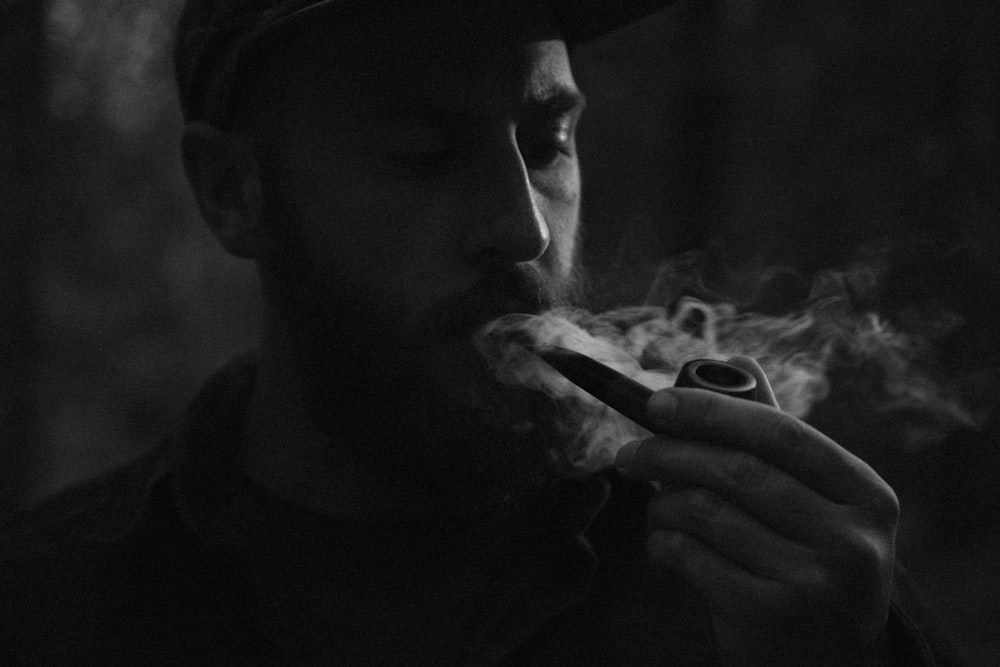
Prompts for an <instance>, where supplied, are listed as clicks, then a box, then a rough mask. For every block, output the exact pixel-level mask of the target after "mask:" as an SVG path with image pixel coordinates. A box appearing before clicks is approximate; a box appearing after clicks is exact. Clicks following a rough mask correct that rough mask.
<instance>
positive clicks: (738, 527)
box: [647, 488, 812, 581]
mask: <svg viewBox="0 0 1000 667" xmlns="http://www.w3.org/2000/svg"><path fill="white" fill-rule="evenodd" d="M647 521H648V525H649V527H650V528H651V529H653V530H673V531H680V532H683V533H686V534H688V535H691V536H693V537H696V538H698V540H700V541H701V542H703V543H704V544H705V545H706V546H707V547H709V548H710V549H712V550H714V551H716V552H718V553H719V554H721V555H722V556H724V557H725V558H726V559H728V560H730V561H732V562H734V563H736V564H738V565H740V566H741V567H743V568H744V569H746V570H749V571H751V572H753V573H754V574H757V575H759V576H762V577H766V578H768V579H774V580H777V581H781V580H784V579H785V577H786V575H787V574H788V573H789V572H794V571H795V570H796V569H798V567H799V566H800V564H801V563H806V562H808V561H809V559H810V558H811V553H812V552H811V550H810V549H808V548H806V547H804V546H802V545H800V544H797V543H795V542H793V541H791V540H789V539H788V538H787V537H785V536H784V535H781V534H779V533H777V532H775V531H773V530H772V529H771V528H770V527H769V526H766V525H764V524H762V523H761V522H760V521H758V520H756V519H755V518H754V517H752V516H750V515H748V514H747V513H745V512H742V511H740V510H739V509H738V508H737V507H735V506H734V505H732V504H731V503H729V502H728V501H726V500H725V499H724V498H722V497H720V496H718V495H717V494H715V493H713V492H711V491H708V490H706V489H700V488H688V489H680V490H674V491H669V492H662V493H660V494H657V495H656V496H655V497H654V498H653V499H652V501H650V503H649V506H648V509H647Z"/></svg>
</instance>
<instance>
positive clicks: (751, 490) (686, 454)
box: [625, 438, 844, 546]
mask: <svg viewBox="0 0 1000 667" xmlns="http://www.w3.org/2000/svg"><path fill="white" fill-rule="evenodd" d="M627 447H632V445H628V446H627ZM626 455H627V453H626ZM625 473H626V474H627V475H628V476H630V477H637V478H641V479H650V480H657V481H660V482H663V483H665V484H667V485H669V486H672V487H681V488H691V487H697V488H700V489H704V490H706V491H708V492H711V493H713V494H715V495H717V496H719V497H721V498H724V499H726V500H727V501H728V502H729V503H732V504H733V505H735V506H736V507H738V508H739V509H740V511H742V512H744V513H747V514H749V515H750V516H752V517H753V518H755V519H757V520H758V521H759V522H761V523H763V524H764V525H766V526H768V527H769V528H770V529H771V530H773V531H774V532H776V533H778V534H780V535H783V536H785V537H787V538H789V539H791V540H793V541H795V542H800V543H804V544H812V545H817V546H818V545H822V544H824V543H825V542H826V541H827V540H828V539H829V537H830V536H831V535H834V534H836V533H837V532H838V522H839V521H840V519H841V518H842V516H841V515H842V512H843V511H844V510H843V509H842V508H840V507H839V506H838V505H836V504H834V503H832V502H831V501H830V500H829V499H828V498H826V497H824V496H822V495H820V494H819V493H817V492H816V491H814V490H812V489H811V488H809V487H807V486H806V485H804V484H803V483H802V482H800V481H799V480H797V479H795V478H794V477H792V476H791V475H789V474H788V473H786V472H784V471H783V470H781V469H779V468H776V467H774V466H772V465H770V464H769V463H767V462H766V461H764V460H763V459H760V458H759V457H757V456H754V455H753V454H750V453H748V452H746V451H742V450H739V449H733V448H731V447H723V446H720V445H714V444H711V443H704V442H690V441H684V440H664V439H663V438H650V439H648V440H645V441H643V442H641V443H637V445H636V446H635V447H634V453H633V454H632V459H631V461H630V462H629V464H628V467H627V469H626V470H625Z"/></svg>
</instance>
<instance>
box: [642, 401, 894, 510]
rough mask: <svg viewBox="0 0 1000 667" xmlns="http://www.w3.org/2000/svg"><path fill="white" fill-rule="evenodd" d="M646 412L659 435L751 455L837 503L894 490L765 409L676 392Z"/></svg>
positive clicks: (807, 429)
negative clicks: (718, 445) (711, 444)
mask: <svg viewBox="0 0 1000 667" xmlns="http://www.w3.org/2000/svg"><path fill="white" fill-rule="evenodd" d="M646 412H647V416H648V418H649V420H650V422H651V423H653V424H654V425H656V427H657V430H658V432H659V433H662V434H664V435H667V436H670V437H672V438H678V439H684V440H698V441H707V442H713V443H718V444H723V445H729V446H731V447H734V448H738V449H741V450H744V451H747V452H749V453H751V454H753V455H755V456H757V457H759V458H761V459H764V460H765V461H768V462H770V463H772V464H773V465H775V466H777V467H779V468H782V469H783V470H785V471H787V472H788V473H789V474H791V475H793V476H794V477H796V478H797V479H799V480H801V481H802V482H803V483H804V484H806V485H807V486H809V487H811V488H813V489H816V490H817V491H818V492H819V493H821V494H823V495H824V496H826V497H827V498H830V499H832V500H835V501H836V502H843V503H851V504H863V503H865V502H868V501H870V500H872V498H873V497H875V496H884V495H885V494H886V490H887V489H888V485H886V483H885V482H884V481H882V479H881V478H880V477H879V476H878V475H877V474H876V473H875V471H874V470H872V469H871V468H870V467H869V466H868V465H867V464H866V463H864V462H863V461H862V460H861V459H859V458H858V457H856V456H854V455H853V454H851V453H850V452H848V451H847V450H846V449H844V448H843V447H841V446H840V445H838V444H837V443H836V442H834V441H833V440H831V439H830V438H828V437H826V436H825V435H823V434H822V433H820V432H819V431H817V430H816V429H814V428H813V427H811V426H809V425H808V424H806V423H805V422H803V421H801V420H799V419H796V418H795V417H792V416H791V415H788V414H786V413H784V412H781V411H780V410H775V409H774V408H773V407H770V406H767V405H763V404H761V403H756V402H753V401H747V400H743V399H739V398H733V397H731V396H723V395H722V394H717V393H715V392H711V391H704V390H699V389H678V388H674V387H671V388H667V389H661V390H660V391H657V392H655V393H654V394H653V395H652V397H651V398H650V399H649V402H648V403H647V404H646ZM890 493H891V491H890Z"/></svg>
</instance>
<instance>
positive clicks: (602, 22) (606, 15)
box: [547, 0, 675, 44]
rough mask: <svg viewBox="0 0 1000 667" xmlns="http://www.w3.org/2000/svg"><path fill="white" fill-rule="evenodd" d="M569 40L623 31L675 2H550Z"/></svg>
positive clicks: (671, 0) (585, 39) (580, 41)
mask: <svg viewBox="0 0 1000 667" xmlns="http://www.w3.org/2000/svg"><path fill="white" fill-rule="evenodd" d="M547 2H548V3H549V4H550V5H551V6H552V8H553V10H554V11H555V13H556V18H557V19H558V21H559V24H560V25H561V26H562V29H563V31H564V35H565V38H566V41H567V42H568V43H570V44H581V43H583V42H588V41H590V40H592V39H596V38H598V37H603V36H604V35H607V34H609V33H612V32H614V31H615V30H618V29H619V28H623V27H625V26H626V25H628V24H630V23H634V22H636V21H638V20H639V19H642V18H644V17H646V16H648V15H650V14H653V13H655V12H657V11H659V10H661V9H665V8H666V7H668V6H670V5H672V4H674V2H675V0H620V1H618V2H615V1H614V0H611V1H608V0H547Z"/></svg>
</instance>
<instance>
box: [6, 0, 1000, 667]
mask: <svg viewBox="0 0 1000 667" xmlns="http://www.w3.org/2000/svg"><path fill="white" fill-rule="evenodd" d="M179 4H180V3H179V2H176V1H168V0H51V1H50V2H47V3H43V2H31V1H18V0H0V252H2V254H0V288H2V289H0V364H2V366H0V368H2V375H0V470H2V471H3V472H2V474H0V500H2V504H3V507H6V508H12V507H15V506H17V505H23V504H30V503H32V502H37V499H39V498H41V497H44V496H45V495H46V494H49V493H51V492H53V491H55V490H57V489H59V488H63V487H65V486H66V485H69V484H72V483H73V482H75V481H79V480H81V479H85V478H87V477H90V476H93V475H95V474H98V473H99V472H100V471H102V470H104V469H106V468H107V467H109V466H112V465H114V464H116V463H119V462H122V461H125V460H128V459H130V458H132V457H134V456H136V455H137V454H138V453H140V452H141V451H143V450H144V449H146V448H148V447H150V446H151V445H152V444H154V443H155V442H157V441H158V440H159V439H160V438H162V437H163V436H164V434H166V433H168V432H169V431H170V430H171V429H172V428H173V427H175V426H176V424H177V423H178V421H179V419H180V418H181V416H182V412H183V409H184V405H185V403H186V402H187V400H188V399H189V398H190V396H191V394H192V393H193V392H194V391H195V390H196V389H197V386H198V385H199V383H200V382H201V381H202V380H203V379H204V377H205V376H206V375H207V374H208V373H209V372H210V370H211V369H212V368H214V367H215V366H217V365H218V364H220V363H221V362H222V361H224V360H225V359H226V358H227V357H229V356H230V355H232V354H233V353H234V352H236V351H239V350H242V349H245V348H247V347H250V346H252V345H253V344H254V339H255V333H254V332H255V328H256V325H257V319H258V303H257V297H256V294H255V277H254V274H253V270H252V267H251V266H249V265H247V264H245V263H241V262H238V261H236V260H233V259H231V258H229V257H227V256H225V255H224V254H223V253H222V252H221V250H219V249H218V248H216V246H215V245H214V243H213V241H212V239H211V238H210V236H209V235H208V233H207V231H206V230H205V229H204V228H203V226H202V225H201V223H200V221H199V219H198V215H197V212H196V211H195V209H194V205H193V202H192V198H191V196H190V194H189V192H188V190H187V187H186V184H185V183H184V181H183V176H182V174H181V170H180V165H179V159H178V154H177V137H178V132H179V129H180V119H179V113H178V111H177V108H176V100H175V95H174V90H173V83H172V79H171V78H170V77H171V71H170V65H169V46H170V33H171V29H172V26H173V23H174V21H175V20H176V17H177V14H178V11H179ZM998 38H1000V10H998V5H997V3H995V2H993V1H992V0H970V1H968V2H964V3H953V2H943V1H932V0H913V1H910V2H904V1H902V0H889V1H884V2H878V3H872V2H870V1H868V2H862V1H860V0H857V1H853V2H821V1H820V0H803V1H801V2H767V3H764V2H757V1H755V0H710V1H704V2H695V1H693V0H692V1H685V2H680V3H679V4H677V5H676V6H674V7H673V8H671V9H669V10H667V11H665V12H662V13H660V14H659V15H656V16H654V17H652V18H650V19H649V20H647V21H644V22H642V23H640V24H637V25H635V26H632V27H630V28H628V29H626V30H624V31H621V32H620V33H618V34H616V35H613V36H611V37H608V38H605V39H603V40H600V41H598V42H596V43H593V44H590V45H587V46H586V47H583V48H581V49H579V50H578V51H577V53H576V54H575V56H574V57H575V66H576V73H577V79H578V81H579V83H580V85H581V87H582V88H583V89H584V90H585V91H586V92H587V94H588V97H589V99H590V106H589V109H588V112H587V114H586V118H585V122H584V124H583V126H582V128H581V137H580V151H581V154H582V159H583V164H584V172H585V184H586V188H585V192H586V205H585V214H586V219H587V245H586V252H587V258H588V260H589V264H590V265H591V267H592V270H593V273H594V276H595V283H596V284H597V286H598V289H597V290H596V292H597V293H596V294H595V299H594V305H595V307H606V306H612V305H622V304H626V303H636V302H638V301H639V300H641V299H642V298H643V296H644V294H645V293H646V290H647V288H648V286H649V283H650V281H651V280H652V277H653V273H654V271H655V268H656V267H657V265H658V264H659V262H660V261H662V260H663V259H664V258H667V257H670V256H673V255H676V254H677V253H680V252H683V251H686V250H690V249H694V248H701V249H707V250H708V254H707V255H706V257H707V258H708V259H706V260H705V261H704V264H705V266H706V271H707V273H708V274H709V277H710V278H711V279H713V280H715V281H716V282H717V283H718V284H719V285H721V286H723V287H724V288H728V289H729V290H730V292H731V293H732V294H733V295H734V298H736V299H738V300H740V301H741V303H743V304H744V305H746V306H747V307H754V308H757V309H760V310H763V311H771V312H780V311H782V310H783V309H785V308H787V307H791V306H793V305H794V304H796V303H798V302H799V301H800V300H801V298H802V296H803V295H804V294H805V293H807V292H808V284H809V276H811V275H812V274H813V273H814V272H816V271H818V270H820V269H824V268H829V267H844V266H848V265H851V264H854V263H857V262H859V261H860V262H864V263H865V265H866V266H869V267H875V270H874V271H873V272H869V273H868V274H866V275H876V276H877V277H878V281H877V285H874V286H872V285H869V286H868V287H870V288H871V289H866V290H862V292H863V293H858V294H857V295H856V296H857V301H858V306H859V307H861V308H870V309H872V310H876V311H878V312H880V313H882V314H883V316H884V317H885V318H887V320H888V321H889V322H892V323H893V324H894V325H895V326H896V327H898V328H899V329H900V330H902V331H904V332H912V333H913V334H914V335H921V336H924V337H925V338H927V339H928V340H929V346H928V347H927V348H926V350H925V352H924V355H925V357H926V359H925V361H926V364H927V366H928V367H929V368H932V369H933V371H934V377H935V378H936V380H937V381H938V383H939V386H940V388H941V390H942V392H944V395H947V396H949V397H953V398H955V399H957V400H960V401H962V402H963V403H965V404H967V405H969V406H970V408H971V409H973V411H974V413H975V414H976V415H977V420H976V423H975V424H966V425H954V424H952V425H948V427H947V428H942V429H941V432H940V433H939V435H938V437H935V438H929V439H923V440H921V441H919V442H913V441H910V440H907V439H905V438H902V437H900V434H901V433H903V432H904V431H905V430H906V426H907V424H906V423H904V422H906V421H907V420H908V419H912V418H913V416H912V415H911V416H909V417H907V416H904V415H899V414H895V415H881V414H878V413H876V412H874V411H872V410H871V409H870V406H869V401H868V400H867V396H868V390H869V389H870V386H869V384H866V383H870V382H871V378H870V377H869V376H868V375H866V374H865V373H864V372H861V371H859V370H858V369H841V370H840V371H837V372H834V373H833V374H832V376H831V377H832V380H833V382H834V388H833V391H832V393H831V396H830V398H829V399H828V400H827V401H826V402H824V403H823V404H822V405H820V406H819V407H818V408H817V409H816V410H815V411H814V412H813V414H812V415H811V416H810V417H809V420H810V421H812V422H813V423H816V424H817V425H818V426H820V427H821V428H823V429H824V430H825V431H826V432H828V433H829V434H830V435H831V436H833V437H834V438H835V439H837V440H838V441H840V442H841V443H843V444H844V445H845V446H847V447H848V448H850V449H852V450H853V451H855V452H857V453H858V454H859V455H861V456H862V457H863V458H865V459H866V460H868V461H869V462H870V463H871V464H872V465H873V466H875V467H876V469H877V470H878V471H879V472H880V473H881V474H882V475H883V476H884V477H886V479H887V480H889V482H890V483H891V484H893V486H894V487H895V488H896V490H897V492H898V493H899V495H900V498H901V500H902V504H903V522H902V526H901V529H900V540H899V552H900V556H901V558H902V559H903V560H904V562H905V563H907V564H908V566H909V569H910V570H911V572H912V574H913V575H914V577H915V578H916V579H917V580H918V581H920V582H921V583H922V584H923V585H924V587H925V588H926V591H927V593H928V595H929V597H930V598H931V599H932V600H934V602H935V604H936V607H937V609H938V611H939V612H940V613H941V615H942V617H943V621H944V623H945V625H946V626H948V627H949V628H950V629H951V631H952V632H953V633H954V635H955V638H956V640H957V642H958V643H959V645H960V646H961V648H962V649H963V650H964V651H965V652H966V653H967V654H968V655H969V657H970V658H972V661H973V664H981V665H991V664H998V663H1000V602H998V600H997V596H998V594H1000V567H998V566H997V564H996V563H997V562H1000V526H998V522H1000V492H998V491H997V490H996V487H997V484H996V479H997V478H998V475H1000V443H998V442H997V440H998V433H1000V425H998V423H997V416H996V414H995V413H994V412H993V408H994V407H995V406H996V404H997V400H996V399H995V398H994V397H995V396H996V392H997V391H998V389H1000V387H998V385H1000V379H998V378H1000V353H998V350H1000V335H998V333H997V332H998V331H1000V327H998V326H997V324H998V319H1000V316H998V314H997V305H996V298H997V296H998V294H1000V269H998V266H997V260H998V258H1000V213H998V210H1000V140H998V133H1000V123H998V112H997V109H998V99H1000V95H998V86H1000V71H998V70H1000V47H998V43H1000V39H998ZM775 265H782V266H785V267H787V268H786V269H783V270H781V271H774V270H771V271H762V270H761V269H762V267H772V266H775ZM761 275H764V276H769V277H770V279H769V280H765V281H764V282H761V280H759V279H758V278H759V276H761ZM748 276H752V277H753V278H752V279H749V278H748ZM748 285H752V287H748Z"/></svg>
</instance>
